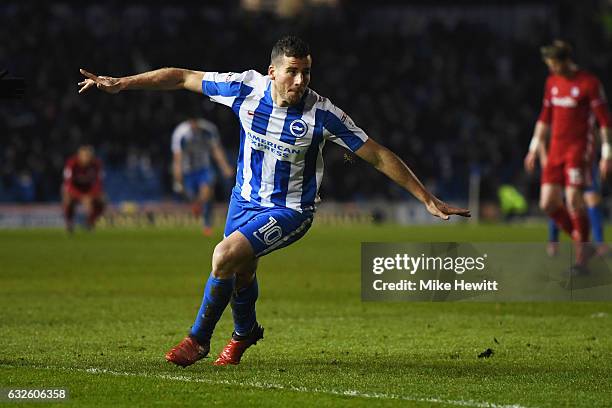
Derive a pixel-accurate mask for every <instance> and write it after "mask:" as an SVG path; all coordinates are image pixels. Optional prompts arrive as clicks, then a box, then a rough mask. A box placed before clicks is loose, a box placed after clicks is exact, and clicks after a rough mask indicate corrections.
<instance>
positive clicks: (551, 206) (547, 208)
mask: <svg viewBox="0 0 612 408" xmlns="http://www.w3.org/2000/svg"><path fill="white" fill-rule="evenodd" d="M560 204H561V203H560V202H559V201H558V200H554V199H551V198H548V197H546V198H542V199H541V200H540V209H541V210H542V211H544V212H545V213H547V214H551V213H553V212H555V211H556V210H557V209H558V208H559V206H560Z"/></svg>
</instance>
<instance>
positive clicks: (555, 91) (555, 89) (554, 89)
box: [550, 86, 559, 95]
mask: <svg viewBox="0 0 612 408" xmlns="http://www.w3.org/2000/svg"><path fill="white" fill-rule="evenodd" d="M550 93H552V94H553V95H556V94H558V93H559V88H557V87H556V86H553V87H552V89H551V90H550Z"/></svg>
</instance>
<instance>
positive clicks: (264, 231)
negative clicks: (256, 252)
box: [253, 217, 283, 245]
mask: <svg viewBox="0 0 612 408" xmlns="http://www.w3.org/2000/svg"><path fill="white" fill-rule="evenodd" d="M268 220H269V221H268V222H267V223H266V225H264V226H262V227H261V228H259V229H258V230H257V231H255V232H254V233H253V235H254V236H255V238H257V239H258V240H260V241H261V242H263V243H264V244H266V245H272V244H274V243H275V242H276V241H278V240H279V239H281V237H282V236H283V230H282V228H281V227H280V225H276V224H277V223H278V222H277V221H276V219H275V218H274V217H269V218H268Z"/></svg>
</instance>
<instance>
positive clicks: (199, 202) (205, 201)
mask: <svg viewBox="0 0 612 408" xmlns="http://www.w3.org/2000/svg"><path fill="white" fill-rule="evenodd" d="M171 144H172V176H173V180H174V183H173V189H174V191H175V192H176V193H179V194H183V193H184V194H185V195H186V196H187V197H188V198H189V200H191V201H192V204H193V207H192V210H193V214H194V216H198V215H201V216H202V228H203V229H202V232H203V233H204V235H206V236H210V235H212V232H213V230H212V204H213V199H214V197H213V195H214V184H215V170H214V167H213V166H212V163H211V159H210V157H211V154H212V156H213V157H214V159H215V161H216V163H217V166H219V169H220V170H221V172H222V173H223V176H224V177H226V178H230V177H232V176H233V175H234V172H233V170H232V168H231V167H230V165H229V164H228V162H227V158H226V156H225V151H224V150H223V147H222V145H221V143H220V141H219V131H218V130H217V126H215V125H214V124H213V123H212V122H210V121H208V120H206V119H201V118H200V119H188V120H186V121H184V122H181V123H180V124H179V125H178V126H177V127H176V128H175V129H174V132H173V133H172V143H171Z"/></svg>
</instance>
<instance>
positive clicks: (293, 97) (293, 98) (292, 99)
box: [287, 90, 304, 105]
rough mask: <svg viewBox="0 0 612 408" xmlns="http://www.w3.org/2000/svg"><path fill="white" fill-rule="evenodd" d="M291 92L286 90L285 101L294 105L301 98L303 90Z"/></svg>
mask: <svg viewBox="0 0 612 408" xmlns="http://www.w3.org/2000/svg"><path fill="white" fill-rule="evenodd" d="M292 91H293V92H291V90H290V91H287V102H289V104H290V105H295V104H297V103H298V102H299V101H300V100H301V99H302V96H303V95H304V91H303V90H299V91H298V90H292Z"/></svg>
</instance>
